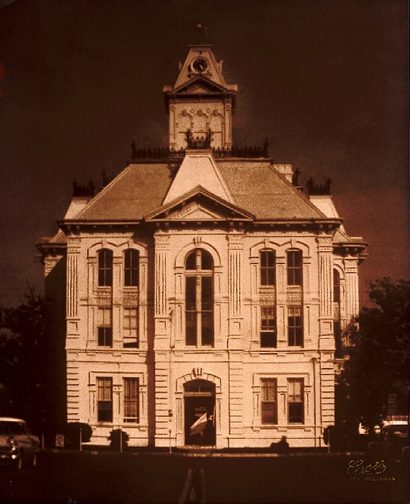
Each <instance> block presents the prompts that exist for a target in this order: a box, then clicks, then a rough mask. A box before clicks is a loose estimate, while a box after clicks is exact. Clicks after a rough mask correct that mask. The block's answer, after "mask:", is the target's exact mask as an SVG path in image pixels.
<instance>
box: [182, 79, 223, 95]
mask: <svg viewBox="0 0 410 504" xmlns="http://www.w3.org/2000/svg"><path fill="white" fill-rule="evenodd" d="M227 92H229V90H228V89H227V88H226V87H224V86H221V85H219V84H216V83H215V82H211V81H210V80H208V79H206V78H205V77H195V78H194V79H192V80H190V81H189V82H185V83H184V84H183V85H181V86H179V87H177V88H176V89H174V91H173V94H174V95H192V94H216V93H217V94H220V93H227Z"/></svg>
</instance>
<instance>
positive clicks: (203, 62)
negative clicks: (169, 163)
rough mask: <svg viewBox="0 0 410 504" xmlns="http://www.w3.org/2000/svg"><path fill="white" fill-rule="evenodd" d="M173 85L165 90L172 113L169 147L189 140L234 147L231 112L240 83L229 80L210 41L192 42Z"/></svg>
mask: <svg viewBox="0 0 410 504" xmlns="http://www.w3.org/2000/svg"><path fill="white" fill-rule="evenodd" d="M179 70H180V71H179V75H178V78H177V80H176V82H175V84H174V85H167V86H164V88H163V92H164V96H165V103H166V107H167V112H168V115H169V148H170V149H174V150H180V149H185V148H187V147H189V143H190V141H191V140H192V141H194V142H195V141H196V142H197V143H199V144H201V143H202V144H203V145H208V146H210V147H212V148H214V149H228V150H229V149H231V148H232V112H233V109H234V106H235V97H236V93H237V90H238V86H237V84H227V83H226V82H225V79H224V76H223V74H222V61H219V62H218V61H217V60H216V58H215V56H214V53H213V52H212V49H211V46H210V45H209V44H201V45H195V46H190V49H189V52H188V55H187V57H186V59H185V62H184V63H183V64H181V63H180V65H179Z"/></svg>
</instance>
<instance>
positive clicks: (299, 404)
mask: <svg viewBox="0 0 410 504" xmlns="http://www.w3.org/2000/svg"><path fill="white" fill-rule="evenodd" d="M304 416H305V415H304V403H303V378H302V379H300V378H291V379H289V380H288V422H289V423H302V424H303V423H304V421H305V418H304Z"/></svg>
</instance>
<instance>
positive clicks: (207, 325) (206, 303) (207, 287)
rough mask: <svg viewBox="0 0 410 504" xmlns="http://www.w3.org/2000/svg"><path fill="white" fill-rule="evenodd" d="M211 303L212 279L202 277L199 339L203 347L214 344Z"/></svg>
mask: <svg viewBox="0 0 410 504" xmlns="http://www.w3.org/2000/svg"><path fill="white" fill-rule="evenodd" d="M212 301H213V294H212V277H210V276H204V277H202V278H201V325H202V328H201V337H202V345H204V346H206V345H213V343H214V320H213V318H214V317H213V310H212Z"/></svg>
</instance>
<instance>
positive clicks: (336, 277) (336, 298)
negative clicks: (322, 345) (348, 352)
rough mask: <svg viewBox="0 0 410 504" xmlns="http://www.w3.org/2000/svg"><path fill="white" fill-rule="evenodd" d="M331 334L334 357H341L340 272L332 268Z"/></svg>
mask: <svg viewBox="0 0 410 504" xmlns="http://www.w3.org/2000/svg"><path fill="white" fill-rule="evenodd" d="M333 335H334V337H335V346H336V352H335V357H336V358H341V357H343V342H342V329H341V324H340V273H339V272H338V271H337V269H333Z"/></svg>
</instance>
